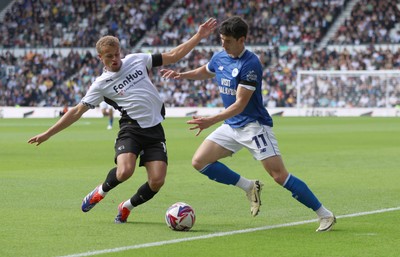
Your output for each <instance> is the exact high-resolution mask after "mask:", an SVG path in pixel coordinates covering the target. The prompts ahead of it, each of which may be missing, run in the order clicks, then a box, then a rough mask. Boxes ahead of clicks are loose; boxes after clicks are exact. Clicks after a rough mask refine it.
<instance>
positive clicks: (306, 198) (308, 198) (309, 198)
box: [283, 174, 321, 211]
mask: <svg viewBox="0 0 400 257" xmlns="http://www.w3.org/2000/svg"><path fill="white" fill-rule="evenodd" d="M283 187H284V188H286V189H287V190H289V191H290V192H292V196H293V198H295V199H296V200H297V201H299V202H300V203H302V204H304V205H305V206H307V207H308V208H311V209H312V210H313V211H316V210H318V209H319V207H321V203H320V202H319V201H318V199H317V197H316V196H315V195H314V194H313V192H311V190H310V189H309V188H308V186H307V185H306V183H304V182H303V181H301V180H300V179H298V178H296V177H295V176H293V175H292V174H289V177H288V178H287V179H286V182H285V183H284V184H283Z"/></svg>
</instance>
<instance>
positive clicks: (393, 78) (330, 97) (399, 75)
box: [296, 70, 400, 109]
mask: <svg viewBox="0 0 400 257" xmlns="http://www.w3.org/2000/svg"><path fill="white" fill-rule="evenodd" d="M296 79H297V83H296V84H297V88H296V90H297V108H300V109H301V108H336V109H338V108H339V109H341V108H394V107H399V106H400V70H362V71H358V70H357V71H322V70H315V71H305V70H300V71H298V73H297V78H296Z"/></svg>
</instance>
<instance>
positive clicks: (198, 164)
mask: <svg viewBox="0 0 400 257" xmlns="http://www.w3.org/2000/svg"><path fill="white" fill-rule="evenodd" d="M192 166H193V168H195V169H196V170H202V169H203V168H204V166H206V164H204V163H203V162H201V161H200V160H199V159H198V158H195V157H193V159H192Z"/></svg>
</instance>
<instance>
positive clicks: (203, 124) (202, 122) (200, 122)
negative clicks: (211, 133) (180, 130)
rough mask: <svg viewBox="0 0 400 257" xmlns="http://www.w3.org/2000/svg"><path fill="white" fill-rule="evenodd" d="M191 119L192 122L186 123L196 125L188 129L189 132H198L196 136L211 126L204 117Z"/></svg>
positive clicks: (209, 121) (210, 122)
mask: <svg viewBox="0 0 400 257" xmlns="http://www.w3.org/2000/svg"><path fill="white" fill-rule="evenodd" d="M192 118H193V119H192V120H188V121H187V122H186V123H187V124H195V125H196V126H194V127H190V128H189V129H190V130H195V129H198V130H199V131H197V133H196V136H198V135H200V133H201V131H203V129H206V128H208V127H210V126H211V125H212V124H213V123H212V121H211V120H209V119H208V118H206V117H200V116H192Z"/></svg>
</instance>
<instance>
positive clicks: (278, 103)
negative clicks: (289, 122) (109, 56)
mask: <svg viewBox="0 0 400 257" xmlns="http://www.w3.org/2000/svg"><path fill="white" fill-rule="evenodd" d="M354 1H355V0H352V1H341V0H336V1H333V0H332V1H324V2H321V1H296V3H294V2H291V1H278V0H269V1H265V0H264V1H244V0H238V1H217V2H216V1H211V0H203V1H201V0H186V1H182V0H180V1H172V0H170V1H152V4H151V5H148V4H146V2H145V1H133V2H132V1H127V0H124V1H119V2H118V3H117V2H116V3H112V1H107V0H102V1H82V2H81V1H68V2H67V3H64V4H62V5H61V4H60V2H59V1H54V3H53V4H50V2H44V3H42V5H41V6H40V7H39V4H38V2H36V1H34V2H32V1H27V0H23V1H15V2H14V4H13V5H11V7H10V6H9V9H8V12H3V13H2V14H0V19H1V17H2V20H0V31H1V32H2V37H0V106H63V105H64V104H65V103H67V104H68V105H70V106H72V105H75V104H76V103H78V102H79V101H80V99H81V97H82V96H83V95H84V93H85V92H86V89H87V88H88V87H89V86H90V84H91V82H92V81H93V79H94V78H95V77H96V76H98V75H99V74H100V73H101V71H102V65H101V63H99V60H98V59H97V58H96V56H95V54H94V51H89V50H88V51H85V50H82V49H83V48H84V47H90V48H93V46H94V45H95V43H96V41H97V39H98V37H100V35H104V34H112V35H116V36H118V37H119V38H120V39H121V44H122V47H123V51H124V52H125V53H129V52H132V51H142V50H144V49H145V50H146V51H147V50H148V49H152V51H159V50H160V49H162V47H166V46H173V45H176V44H178V43H179V42H182V41H184V40H186V39H187V38H188V37H189V36H190V35H192V34H193V33H194V32H195V30H196V29H197V27H198V25H199V24H200V23H201V22H202V21H203V20H204V17H209V16H214V17H217V18H218V20H223V19H224V18H226V17H229V16H231V15H235V14H238V15H242V16H243V17H245V19H246V20H248V22H249V25H250V34H249V38H248V40H247V42H248V43H247V45H248V46H249V48H251V49H253V50H254V52H255V53H256V54H257V55H258V56H259V57H260V60H261V62H262V64H263V67H264V77H263V96H264V104H265V106H267V107H292V106H295V104H296V97H297V95H296V71H297V70H299V69H303V70H320V69H324V70H362V69H367V70H371V69H372V70H374V69H375V70H378V69H397V70H398V69H400V50H399V45H393V44H394V43H396V44H399V43H400V15H399V7H398V6H397V5H395V3H394V2H390V1H379V0H360V1H358V3H355V2H357V1H355V2H354ZM351 2H353V3H355V5H354V7H353V8H352V11H351V10H350V11H351V12H350V16H349V18H347V19H345V20H344V21H343V22H342V23H340V24H338V25H336V26H337V27H336V26H335V24H336V23H338V22H339V21H340V20H341V19H340V17H344V15H345V12H346V11H347V10H346V7H349V6H350V5H349V3H351ZM111 3H112V4H111ZM172 7H173V8H172ZM100 10H101V11H100ZM199 10H200V11H199ZM61 12H62V14H63V15H60V13H61ZM383 13H384V15H383ZM335 22H336V23H335ZM28 24H29V26H27V25H28ZM328 31H331V32H332V31H333V32H335V31H336V33H334V34H332V37H331V38H329V40H328V45H327V46H325V47H323V48H321V47H319V46H320V42H321V41H322V39H323V37H324V36H328V35H329V33H328ZM207 42H208V43H209V44H210V45H213V47H211V46H208V45H205V46H204V45H203V47H199V48H198V49H196V50H195V51H193V52H192V53H191V54H190V55H188V56H187V57H185V58H184V59H183V60H182V61H181V62H179V63H177V64H175V65H173V66H171V68H175V69H178V70H185V69H190V68H194V67H197V66H199V65H203V64H205V63H206V62H207V60H208V59H209V58H210V57H211V55H212V53H213V50H215V49H220V48H218V45H219V42H218V36H217V34H216V35H213V36H212V37H210V39H209V40H207ZM380 43H392V45H390V46H387V45H380ZM338 45H340V47H336V46H338ZM357 45H358V46H360V47H357ZM54 47H62V48H60V49H59V48H54ZM39 48H44V49H53V48H54V50H51V51H47V52H39V51H36V49H39ZM16 49H17V50H21V49H26V50H24V52H23V54H16V53H15V52H16ZM61 50H63V51H61ZM19 53H21V51H19ZM152 76H153V81H154V83H155V85H156V86H157V87H158V89H159V91H160V94H161V96H162V98H163V99H164V101H165V103H166V105H167V106H171V107H172V106H209V107H213V106H221V101H220V99H219V97H218V89H217V88H216V86H215V84H214V83H213V82H212V80H207V81H195V82H193V81H190V82H189V81H168V82H167V81H165V80H163V79H161V77H160V74H159V73H158V69H153V71H152ZM382 86H383V85H382ZM393 92H394V93H393V94H394V96H393V98H394V100H393V103H396V101H397V102H398V101H400V100H399V99H400V95H399V94H400V89H399V88H398V87H397V88H395V90H394V91H393ZM375 93H376V92H375ZM369 94H374V92H369ZM376 94H378V93H376ZM361 97H362V94H360V95H358V96H357V97H353V98H349V99H348V101H351V103H345V104H346V105H348V106H361V105H362V104H360V103H359V102H360V99H361ZM378 97H379V96H378V95H375V96H374V98H376V99H377V98H378ZM364 98H365V97H364ZM396 99H397V100H396ZM372 102H373V101H371V103H372ZM375 102H376V104H375V105H374V106H377V107H380V104H379V103H377V101H375ZM375 102H374V103H375ZM371 103H369V104H368V105H371ZM364 105H365V104H364Z"/></svg>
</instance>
